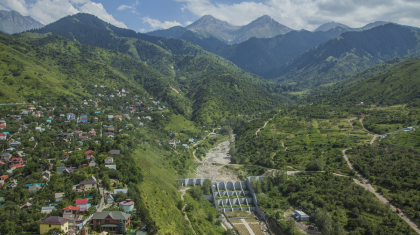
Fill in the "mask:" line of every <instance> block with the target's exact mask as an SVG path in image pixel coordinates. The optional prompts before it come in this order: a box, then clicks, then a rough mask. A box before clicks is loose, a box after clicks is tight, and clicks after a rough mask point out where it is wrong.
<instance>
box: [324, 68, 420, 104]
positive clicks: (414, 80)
mask: <svg viewBox="0 0 420 235" xmlns="http://www.w3.org/2000/svg"><path fill="white" fill-rule="evenodd" d="M419 68H420V60H414V61H410V62H407V63H405V64H402V65H400V66H398V67H395V68H393V69H391V70H388V71H387V72H386V73H383V74H381V75H379V76H375V77H372V78H370V79H366V80H364V81H362V82H360V83H358V84H356V85H354V86H352V87H350V88H349V89H347V90H345V91H343V92H342V93H340V94H338V95H335V96H333V97H330V98H328V100H327V101H326V102H328V103H330V104H343V103H346V104H349V105H351V104H356V103H360V102H364V103H365V104H366V105H371V104H376V105H387V106H388V105H396V104H406V103H417V104H418V103H420V92H419V90H420V70H419Z"/></svg>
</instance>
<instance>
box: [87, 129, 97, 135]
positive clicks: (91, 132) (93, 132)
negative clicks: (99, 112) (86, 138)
mask: <svg viewBox="0 0 420 235" xmlns="http://www.w3.org/2000/svg"><path fill="white" fill-rule="evenodd" d="M88 134H89V135H90V136H91V137H92V136H96V131H95V130H94V129H92V130H90V131H89V132H88Z"/></svg>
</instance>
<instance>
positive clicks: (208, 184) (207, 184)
mask: <svg viewBox="0 0 420 235" xmlns="http://www.w3.org/2000/svg"><path fill="white" fill-rule="evenodd" d="M202 188H203V193H204V194H205V195H208V194H210V192H211V180H209V179H205V180H204V182H203V187H202Z"/></svg>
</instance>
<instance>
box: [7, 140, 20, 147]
mask: <svg viewBox="0 0 420 235" xmlns="http://www.w3.org/2000/svg"><path fill="white" fill-rule="evenodd" d="M9 145H10V147H13V148H17V147H19V146H20V142H17V141H15V142H13V143H11V144H9Z"/></svg>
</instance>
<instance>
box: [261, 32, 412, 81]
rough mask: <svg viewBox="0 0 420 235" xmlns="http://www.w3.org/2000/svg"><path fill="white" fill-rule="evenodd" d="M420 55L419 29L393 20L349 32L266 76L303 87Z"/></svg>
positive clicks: (338, 79) (340, 78)
mask: <svg viewBox="0 0 420 235" xmlns="http://www.w3.org/2000/svg"><path fill="white" fill-rule="evenodd" d="M404 56H412V57H418V56H420V37H419V33H418V32H417V31H415V30H411V29H409V28H406V27H403V26H398V25H394V24H387V25H384V26H379V27H375V28H373V29H370V30H366V31H363V32H347V33H344V34H342V35H341V36H339V37H337V38H335V39H332V40H330V41H328V42H326V43H324V44H322V45H320V46H318V47H316V48H313V49H311V50H309V51H307V52H305V53H303V54H302V55H300V56H298V57H296V58H295V59H293V60H292V61H290V62H289V63H288V64H286V65H283V66H280V67H278V68H276V69H274V70H272V71H270V72H269V73H267V75H266V76H267V77H268V78H271V79H273V80H274V81H277V82H280V83H286V84H296V85H297V86H299V87H302V88H313V87H317V86H320V85H323V84H328V83H332V82H337V81H340V80H343V79H345V78H347V77H349V76H351V75H354V74H356V73H359V72H361V71H363V70H364V69H367V68H369V67H371V66H373V65H376V64H379V63H381V62H383V61H386V60H389V59H392V58H395V57H404Z"/></svg>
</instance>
